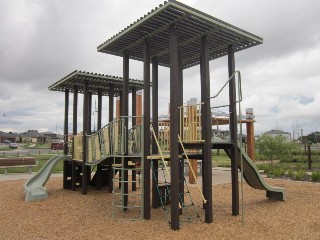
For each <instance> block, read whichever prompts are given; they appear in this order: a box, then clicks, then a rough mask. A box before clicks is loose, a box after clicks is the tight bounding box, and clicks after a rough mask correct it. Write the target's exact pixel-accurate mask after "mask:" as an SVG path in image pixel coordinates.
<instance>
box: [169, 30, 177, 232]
mask: <svg viewBox="0 0 320 240" xmlns="http://www.w3.org/2000/svg"><path fill="white" fill-rule="evenodd" d="M169 31H170V43H169V44H170V47H169V49H170V126H172V127H170V166H171V228H172V229H173V230H178V229H179V228H180V226H179V165H180V164H179V159H178V154H179V149H178V127H173V126H179V111H178V104H179V94H177V93H176V91H177V90H179V87H180V86H179V66H178V65H179V61H178V59H179V58H178V36H177V35H178V34H177V28H176V26H175V25H171V26H170V30H169Z"/></svg>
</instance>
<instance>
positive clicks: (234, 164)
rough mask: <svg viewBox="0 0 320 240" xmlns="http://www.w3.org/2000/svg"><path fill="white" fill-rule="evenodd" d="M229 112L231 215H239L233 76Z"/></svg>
mask: <svg viewBox="0 0 320 240" xmlns="http://www.w3.org/2000/svg"><path fill="white" fill-rule="evenodd" d="M228 69H229V78H230V77H231V76H232V74H234V72H235V59H234V50H233V46H232V45H229V46H228ZM229 103H230V107H229V112H230V138H231V142H232V143H233V147H232V148H231V180H232V215H234V216H237V215H239V182H238V161H239V151H238V143H237V108H236V83H235V77H233V78H232V79H231V81H230V83H229Z"/></svg>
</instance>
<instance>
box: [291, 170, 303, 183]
mask: <svg viewBox="0 0 320 240" xmlns="http://www.w3.org/2000/svg"><path fill="white" fill-rule="evenodd" d="M305 176H306V171H303V170H299V171H298V172H296V173H295V174H294V178H295V179H296V180H297V181H301V180H302V179H303V178H304V177H305Z"/></svg>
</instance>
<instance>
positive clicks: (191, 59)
mask: <svg viewBox="0 0 320 240" xmlns="http://www.w3.org/2000/svg"><path fill="white" fill-rule="evenodd" d="M172 24H175V25H176V27H177V32H178V33H177V34H178V49H179V52H180V56H181V61H182V66H183V68H184V69H185V68H189V67H192V66H195V65H198V64H199V63H200V52H201V51H200V50H201V37H202V36H204V35H207V36H208V45H209V59H210V60H213V59H216V58H220V57H222V56H225V55H227V48H228V45H230V44H232V45H233V48H234V51H235V52H238V51H241V50H244V49H247V48H250V47H253V46H256V45H259V44H261V43H262V42H263V39H262V38H261V37H258V36H256V35H254V34H251V33H249V32H247V31H245V30H242V29H240V28H238V27H235V26H233V25H231V24H229V23H226V22H224V21H221V20H219V19H217V18H215V17H213V16H211V15H208V14H206V13H204V12H201V11H199V10H196V9H194V8H192V7H189V6H187V5H185V4H183V3H180V2H178V1H175V0H170V1H168V2H164V4H161V5H160V6H159V7H157V8H155V9H153V10H152V11H151V12H149V13H148V14H146V15H144V16H143V17H141V18H140V19H138V20H136V21H135V22H134V23H132V24H130V25H129V26H128V27H126V28H125V29H123V30H122V31H120V32H119V33H118V34H116V35H114V36H113V37H111V38H110V39H108V40H107V41H105V42H104V43H102V44H101V45H99V46H98V48H97V49H98V52H103V53H108V54H112V55H116V56H123V53H124V51H128V52H129V57H130V58H131V59H135V60H139V61H143V42H144V40H145V39H149V40H150V45H151V59H152V58H153V57H156V58H157V59H158V63H159V65H162V66H169V64H170V55H169V27H170V26H171V25H172Z"/></svg>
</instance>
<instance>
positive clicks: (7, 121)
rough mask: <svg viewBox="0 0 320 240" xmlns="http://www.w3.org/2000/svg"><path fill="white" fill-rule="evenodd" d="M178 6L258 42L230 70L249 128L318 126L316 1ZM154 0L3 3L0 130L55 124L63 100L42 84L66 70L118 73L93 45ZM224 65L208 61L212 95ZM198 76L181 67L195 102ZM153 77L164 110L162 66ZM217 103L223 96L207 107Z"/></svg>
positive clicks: (138, 72)
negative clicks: (249, 112) (249, 111)
mask: <svg viewBox="0 0 320 240" xmlns="http://www.w3.org/2000/svg"><path fill="white" fill-rule="evenodd" d="M182 2H184V3H186V4H190V5H192V6H193V7H195V8H197V9H199V10H202V11H204V12H206V13H209V14H211V15H213V16H215V17H217V18H220V19H222V20H224V21H226V22H229V23H231V24H234V25H236V26H238V27H240V28H243V29H245V30H247V31H249V32H252V33H254V34H256V35H258V36H261V37H263V38H264V44H263V45H260V46H257V47H255V48H252V49H248V50H246V51H243V52H240V53H237V54H236V68H237V69H240V70H241V72H242V76H243V97H244V101H243V108H245V107H253V108H254V110H255V115H256V120H257V123H256V132H257V133H260V132H261V131H266V130H270V129H271V128H273V127H274V126H275V124H274V123H275V122H278V124H277V125H278V126H281V127H282V128H283V130H287V131H289V130H290V129H291V128H292V122H294V121H298V122H299V126H300V127H301V128H304V129H305V132H307V131H314V130H315V129H317V128H318V130H319V127H320V126H319V123H320V122H319V120H318V119H319V114H317V111H315V109H317V108H318V106H319V104H320V92H319V90H318V89H320V83H319V75H320V74H319V72H318V65H319V62H320V59H319V58H320V41H319V40H320V31H319V29H320V16H319V14H318V9H320V2H319V1H316V0H306V1H304V2H301V1H289V2H288V1H275V0H270V1H255V0H248V1H236V0H229V1H212V0H204V1H195V0H189V1H182ZM160 3H163V2H162V1H158V0H152V1H151V0H143V1H141V0H131V1H123V0H112V1H111V0H97V1H94V2H92V1H87V0H77V1H75V0H70V1H62V0H56V1H53V0H47V1H43V0H29V1H11V0H2V1H1V2H0V36H1V38H0V83H1V94H0V109H1V112H0V113H1V115H3V113H6V117H5V118H4V117H3V116H2V117H1V118H0V130H11V131H12V130H15V131H24V130H26V129H39V130H40V129H43V130H55V129H56V128H57V126H62V125H63V102H64V96H63V94H62V93H54V92H50V91H48V90H47V87H48V86H49V85H51V84H52V83H54V82H55V81H57V80H59V79H60V78H62V77H64V76H65V75H66V74H68V73H70V72H72V71H73V70H75V69H78V70H85V71H90V72H98V73H105V74H112V75H119V76H121V75H122V59H121V58H118V57H114V56H108V55H106V54H101V53H97V51H96V47H97V46H98V45H99V44H101V43H102V42H104V41H105V40H107V39H109V38H110V37H111V36H113V35H114V34H116V33H117V32H119V31H120V30H122V29H123V28H125V27H126V26H127V25H129V24H130V23H132V22H133V21H135V20H136V19H138V18H140V17H141V16H143V15H144V14H146V13H147V12H148V11H150V10H151V9H153V8H155V7H156V6H158V5H159V4H160ZM226 66H227V59H226V58H222V59H219V60H216V61H212V62H211V63H210V67H211V69H210V75H211V93H212V95H213V94H214V93H216V91H217V90H218V89H219V87H220V86H222V84H223V82H224V81H226V80H227V74H228V71H227V68H226ZM130 69H131V73H130V77H133V78H139V79H141V78H142V76H143V73H142V64H141V63H138V62H136V61H131V62H130ZM199 72H200V71H199V67H194V68H191V69H188V70H186V71H185V72H184V81H185V82H184V98H185V99H184V101H185V102H186V101H187V100H188V99H189V98H191V97H197V98H198V99H199V100H200V82H199V79H200V76H199ZM160 81H161V84H160V89H159V92H160V95H161V96H162V99H160V100H159V103H160V106H159V109H160V111H161V113H167V110H168V100H167V99H168V98H169V72H168V69H164V68H161V69H160ZM225 99H226V94H224V96H222V97H221V99H220V100H217V102H213V103H212V104H216V103H217V104H220V103H222V102H224V101H225ZM71 103H72V101H71ZM71 103H70V104H71ZM274 109H277V111H273V110H274ZM79 112H81V103H79ZM1 115H0V116H1ZM17 116H19V117H17ZM16 118H18V119H16ZM106 119H107V118H106V116H104V120H106ZM80 121H81V116H79V124H80Z"/></svg>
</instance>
